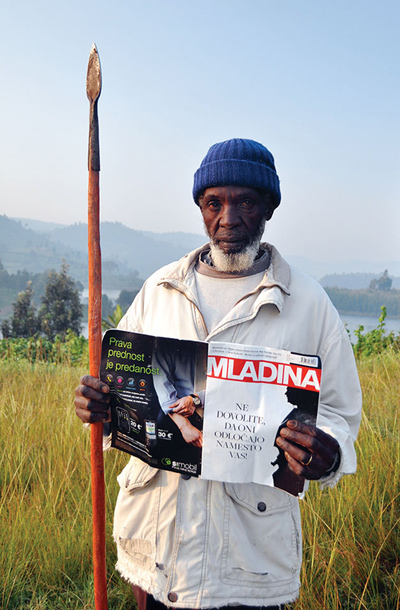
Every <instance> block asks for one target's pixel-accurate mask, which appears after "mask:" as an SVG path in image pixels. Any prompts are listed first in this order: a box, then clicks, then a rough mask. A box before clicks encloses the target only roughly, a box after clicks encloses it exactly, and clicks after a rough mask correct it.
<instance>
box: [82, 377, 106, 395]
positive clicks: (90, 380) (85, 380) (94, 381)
mask: <svg viewBox="0 0 400 610" xmlns="http://www.w3.org/2000/svg"><path fill="white" fill-rule="evenodd" d="M80 383H81V385H87V386H89V387H91V388H93V389H94V390H97V391H98V392H102V393H104V394H108V393H109V391H110V388H109V387H108V385H107V384H106V383H104V381H101V379H98V378H97V377H93V376H92V375H84V376H83V377H81V380H80Z"/></svg>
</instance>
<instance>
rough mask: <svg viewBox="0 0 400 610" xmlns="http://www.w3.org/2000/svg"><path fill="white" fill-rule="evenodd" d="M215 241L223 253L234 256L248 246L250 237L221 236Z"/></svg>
mask: <svg viewBox="0 0 400 610" xmlns="http://www.w3.org/2000/svg"><path fill="white" fill-rule="evenodd" d="M213 241H214V244H215V245H216V246H218V247H219V248H220V249H221V250H222V251H223V252H226V253H232V254H234V253H237V252H240V251H241V250H243V248H245V247H246V246H248V244H249V237H248V235H221V236H218V237H216V238H215V239H214V240H213Z"/></svg>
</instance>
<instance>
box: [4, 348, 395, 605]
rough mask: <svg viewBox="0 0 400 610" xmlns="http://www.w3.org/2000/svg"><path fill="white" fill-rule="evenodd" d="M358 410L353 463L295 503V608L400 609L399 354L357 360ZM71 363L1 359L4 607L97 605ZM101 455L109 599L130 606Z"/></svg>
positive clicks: (85, 462)
mask: <svg viewBox="0 0 400 610" xmlns="http://www.w3.org/2000/svg"><path fill="white" fill-rule="evenodd" d="M359 372H360V377H361V381H362V386H363V392H364V415H363V420H362V426H361V431H360V436H359V440H358V442H357V453H358V456H359V469H358V472H357V474H356V475H355V476H352V477H347V478H345V479H344V480H342V481H341V482H340V483H339V484H338V486H337V488H336V489H333V490H328V491H327V490H325V491H324V492H320V491H319V489H318V486H317V485H316V484H312V485H311V489H310V492H309V493H308V495H307V498H306V500H305V501H303V502H302V503H301V506H302V513H303V529H304V566H303V573H302V583H303V587H302V593H301V598H300V600H299V602H298V603H297V604H295V609H296V610H321V609H327V610H335V609H360V610H361V609H364V610H399V609H400V534H399V531H400V523H399V521H400V443H399V436H400V435H399V424H400V422H399V415H398V412H399V388H400V357H399V355H397V356H396V355H395V354H393V353H391V352H387V353H385V354H383V355H381V356H374V357H370V358H366V359H362V360H360V361H359ZM79 374H80V371H79V369H77V368H72V367H67V366H62V365H57V366H54V365H49V364H36V365H35V366H32V365H29V364H28V363H26V362H19V363H15V362H13V363H7V362H4V361H3V362H2V364H1V370H0V417H1V419H0V437H1V439H0V440H1V446H2V452H1V457H0V494H1V495H0V524H1V534H0V535H1V550H0V574H1V577H0V578H1V581H0V582H1V585H0V607H1V608H2V609H4V610H5V609H7V610H8V609H11V608H12V609H14V608H18V609H30V610H33V609H35V610H39V609H43V610H44V609H46V610H50V609H51V610H56V609H63V610H65V609H73V608H75V609H79V610H82V609H89V608H94V604H93V598H92V587H93V582H92V568H91V505H90V503H91V499H90V485H89V477H90V462H89V434H88V433H87V431H86V430H83V429H82V426H81V424H80V423H79V421H78V420H77V418H76V417H75V415H74V411H73V389H74V387H75V386H76V385H77V380H78V378H79ZM126 460H127V457H126V456H125V455H124V454H122V453H120V452H117V451H112V452H109V453H108V454H106V456H105V469H106V484H107V517H108V519H107V521H108V523H107V528H108V529H107V561H108V575H109V589H108V591H109V608H110V609H111V608H112V609H122V608H123V609H128V608H132V607H133V599H132V596H131V592H130V588H129V587H128V586H127V585H126V584H125V583H124V582H123V581H122V580H121V579H120V578H119V577H118V575H117V574H116V573H115V572H114V564H115V549H114V544H113V542H112V539H111V521H112V513H113V506H114V502H115V498H116V494H117V483H116V480H115V477H116V474H117V473H118V472H119V471H120V469H121V468H122V466H123V464H124V463H125V462H126Z"/></svg>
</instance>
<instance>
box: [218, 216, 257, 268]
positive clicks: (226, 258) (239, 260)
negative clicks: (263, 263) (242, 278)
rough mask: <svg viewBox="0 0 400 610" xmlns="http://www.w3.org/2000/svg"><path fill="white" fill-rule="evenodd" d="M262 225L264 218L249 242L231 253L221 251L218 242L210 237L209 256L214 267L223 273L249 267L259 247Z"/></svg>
mask: <svg viewBox="0 0 400 610" xmlns="http://www.w3.org/2000/svg"><path fill="white" fill-rule="evenodd" d="M264 227H265V220H264V221H263V222H262V223H261V224H260V227H259V229H258V231H257V233H256V234H255V235H254V236H253V238H252V240H251V242H250V243H249V244H248V245H247V246H244V248H243V250H242V251H241V252H235V253H233V254H226V253H225V252H223V251H222V250H221V249H220V247H219V246H218V244H217V243H215V241H213V239H211V238H210V256H211V260H212V262H213V265H214V267H215V269H216V270H217V271H223V272H225V273H235V272H238V271H246V269H250V267H251V266H252V265H253V263H254V261H255V259H256V256H257V254H258V251H259V249H260V243H261V238H262V235H263V233H264Z"/></svg>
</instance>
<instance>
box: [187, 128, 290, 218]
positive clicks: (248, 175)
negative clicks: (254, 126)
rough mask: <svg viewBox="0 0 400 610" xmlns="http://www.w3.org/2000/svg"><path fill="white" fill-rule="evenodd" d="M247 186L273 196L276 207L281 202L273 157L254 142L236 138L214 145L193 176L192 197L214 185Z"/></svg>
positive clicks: (196, 199)
mask: <svg viewBox="0 0 400 610" xmlns="http://www.w3.org/2000/svg"><path fill="white" fill-rule="evenodd" d="M231 184H232V185H235V186H248V187H250V188H255V189H262V190H264V191H267V192H268V193H270V195H271V198H272V203H273V206H274V208H276V207H278V205H279V204H280V201H281V191H280V188H279V178H278V174H277V173H276V169H275V164H274V158H273V156H272V155H271V153H270V152H269V150H268V149H267V148H265V146H263V145H262V144H260V143H259V142H255V141H254V140H242V139H240V138H234V139H233V140H226V141H225V142H219V143H218V144H214V145H213V146H211V148H210V150H209V151H208V153H207V154H206V156H205V157H204V159H203V161H202V162H201V165H200V167H199V169H198V170H197V172H196V173H195V175H194V185H193V198H194V200H195V202H196V203H197V205H198V204H199V202H198V198H199V196H200V195H201V194H202V192H203V191H204V190H205V189H207V188H210V187H212V186H228V185H231Z"/></svg>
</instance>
